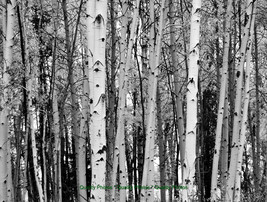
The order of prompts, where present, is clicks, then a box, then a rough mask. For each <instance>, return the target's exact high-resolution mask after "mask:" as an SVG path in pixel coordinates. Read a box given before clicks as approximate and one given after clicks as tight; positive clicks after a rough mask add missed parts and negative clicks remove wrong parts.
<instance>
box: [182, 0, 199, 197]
mask: <svg viewBox="0 0 267 202" xmlns="http://www.w3.org/2000/svg"><path fill="white" fill-rule="evenodd" d="M192 6H193V7H192V10H191V23H190V27H191V30H190V48H189V50H190V53H189V71H188V83H187V94H186V97H187V115H186V139H185V160H184V165H182V167H183V175H184V176H183V181H182V183H183V185H184V186H187V187H188V189H184V190H182V201H190V200H192V198H193V197H194V195H195V194H196V192H195V187H194V176H195V160H196V128H197V100H198V98H197V97H198V95H197V94H198V87H197V85H198V71H199V52H200V44H199V42H200V41H199V39H200V13H201V10H200V9H201V0H193V2H192Z"/></svg>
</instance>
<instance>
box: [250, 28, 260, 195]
mask: <svg viewBox="0 0 267 202" xmlns="http://www.w3.org/2000/svg"><path fill="white" fill-rule="evenodd" d="M252 29H255V31H254V38H255V83H256V84H255V88H256V112H255V113H256V131H255V132H256V136H255V138H256V153H257V154H256V158H255V159H253V161H254V160H255V167H254V169H255V176H254V177H255V181H254V182H255V193H256V195H257V194H259V189H260V188H259V180H260V167H259V166H260V156H261V152H260V100H259V79H260V78H259V65H258V39H257V26H256V25H255V27H252Z"/></svg>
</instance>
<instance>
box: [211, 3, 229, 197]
mask: <svg viewBox="0 0 267 202" xmlns="http://www.w3.org/2000/svg"><path fill="white" fill-rule="evenodd" d="M231 18H232V0H229V1H228V4H227V13H226V20H225V21H226V24H225V39H224V53H223V69H222V73H223V74H222V80H221V88H220V98H219V106H218V115H217V126H216V139H215V148H214V155H213V164H212V179H211V200H212V201H216V200H217V198H218V196H217V195H216V193H217V176H218V164H219V157H220V149H221V137H222V130H224V131H225V129H223V120H224V117H225V115H226V114H224V112H226V109H225V107H226V106H225V103H228V98H227V97H228V96H227V93H226V92H227V91H226V88H227V81H228V64H229V62H228V61H229V48H230V34H231V29H230V28H231ZM226 149H227V148H226Z"/></svg>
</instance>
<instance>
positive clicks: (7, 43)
mask: <svg viewBox="0 0 267 202" xmlns="http://www.w3.org/2000/svg"><path fill="white" fill-rule="evenodd" d="M2 3H3V5H4V6H5V5H6V6H7V10H5V9H3V11H2V13H3V18H2V20H3V22H2V25H3V34H4V37H3V63H4V64H3V77H2V82H3V83H2V84H3V86H5V88H4V90H3V95H2V96H1V100H0V101H1V102H0V104H1V109H0V164H1V166H0V200H1V201H8V202H9V201H12V200H13V199H12V195H13V194H12V192H13V188H12V176H11V170H9V171H8V169H11V161H10V160H11V157H10V153H9V154H8V152H10V148H9V147H10V142H9V137H8V115H9V110H10V109H9V102H10V97H9V90H8V88H7V87H6V86H8V84H9V74H8V70H9V69H10V68H11V65H12V46H13V37H14V33H13V28H14V20H15V9H14V8H15V4H16V1H15V0H12V1H9V2H7V1H5V0H2ZM5 11H7V12H5Z"/></svg>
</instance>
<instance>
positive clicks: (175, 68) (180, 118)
mask: <svg viewBox="0 0 267 202" xmlns="http://www.w3.org/2000/svg"><path fill="white" fill-rule="evenodd" d="M169 9H170V13H169V16H170V52H171V61H172V65H173V72H174V89H175V97H176V105H175V106H176V117H177V120H178V136H179V137H177V140H178V139H179V149H180V162H181V165H183V164H184V150H185V147H184V145H185V141H184V138H185V133H184V132H185V131H184V115H183V103H182V101H183V99H182V93H181V86H180V84H179V79H178V78H179V72H178V68H179V66H178V62H179V61H178V56H177V52H176V49H175V41H176V39H175V30H176V29H175V21H174V12H175V11H174V2H173V0H170V4H169ZM177 166H178V165H177ZM182 176H183V171H182Z"/></svg>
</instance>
